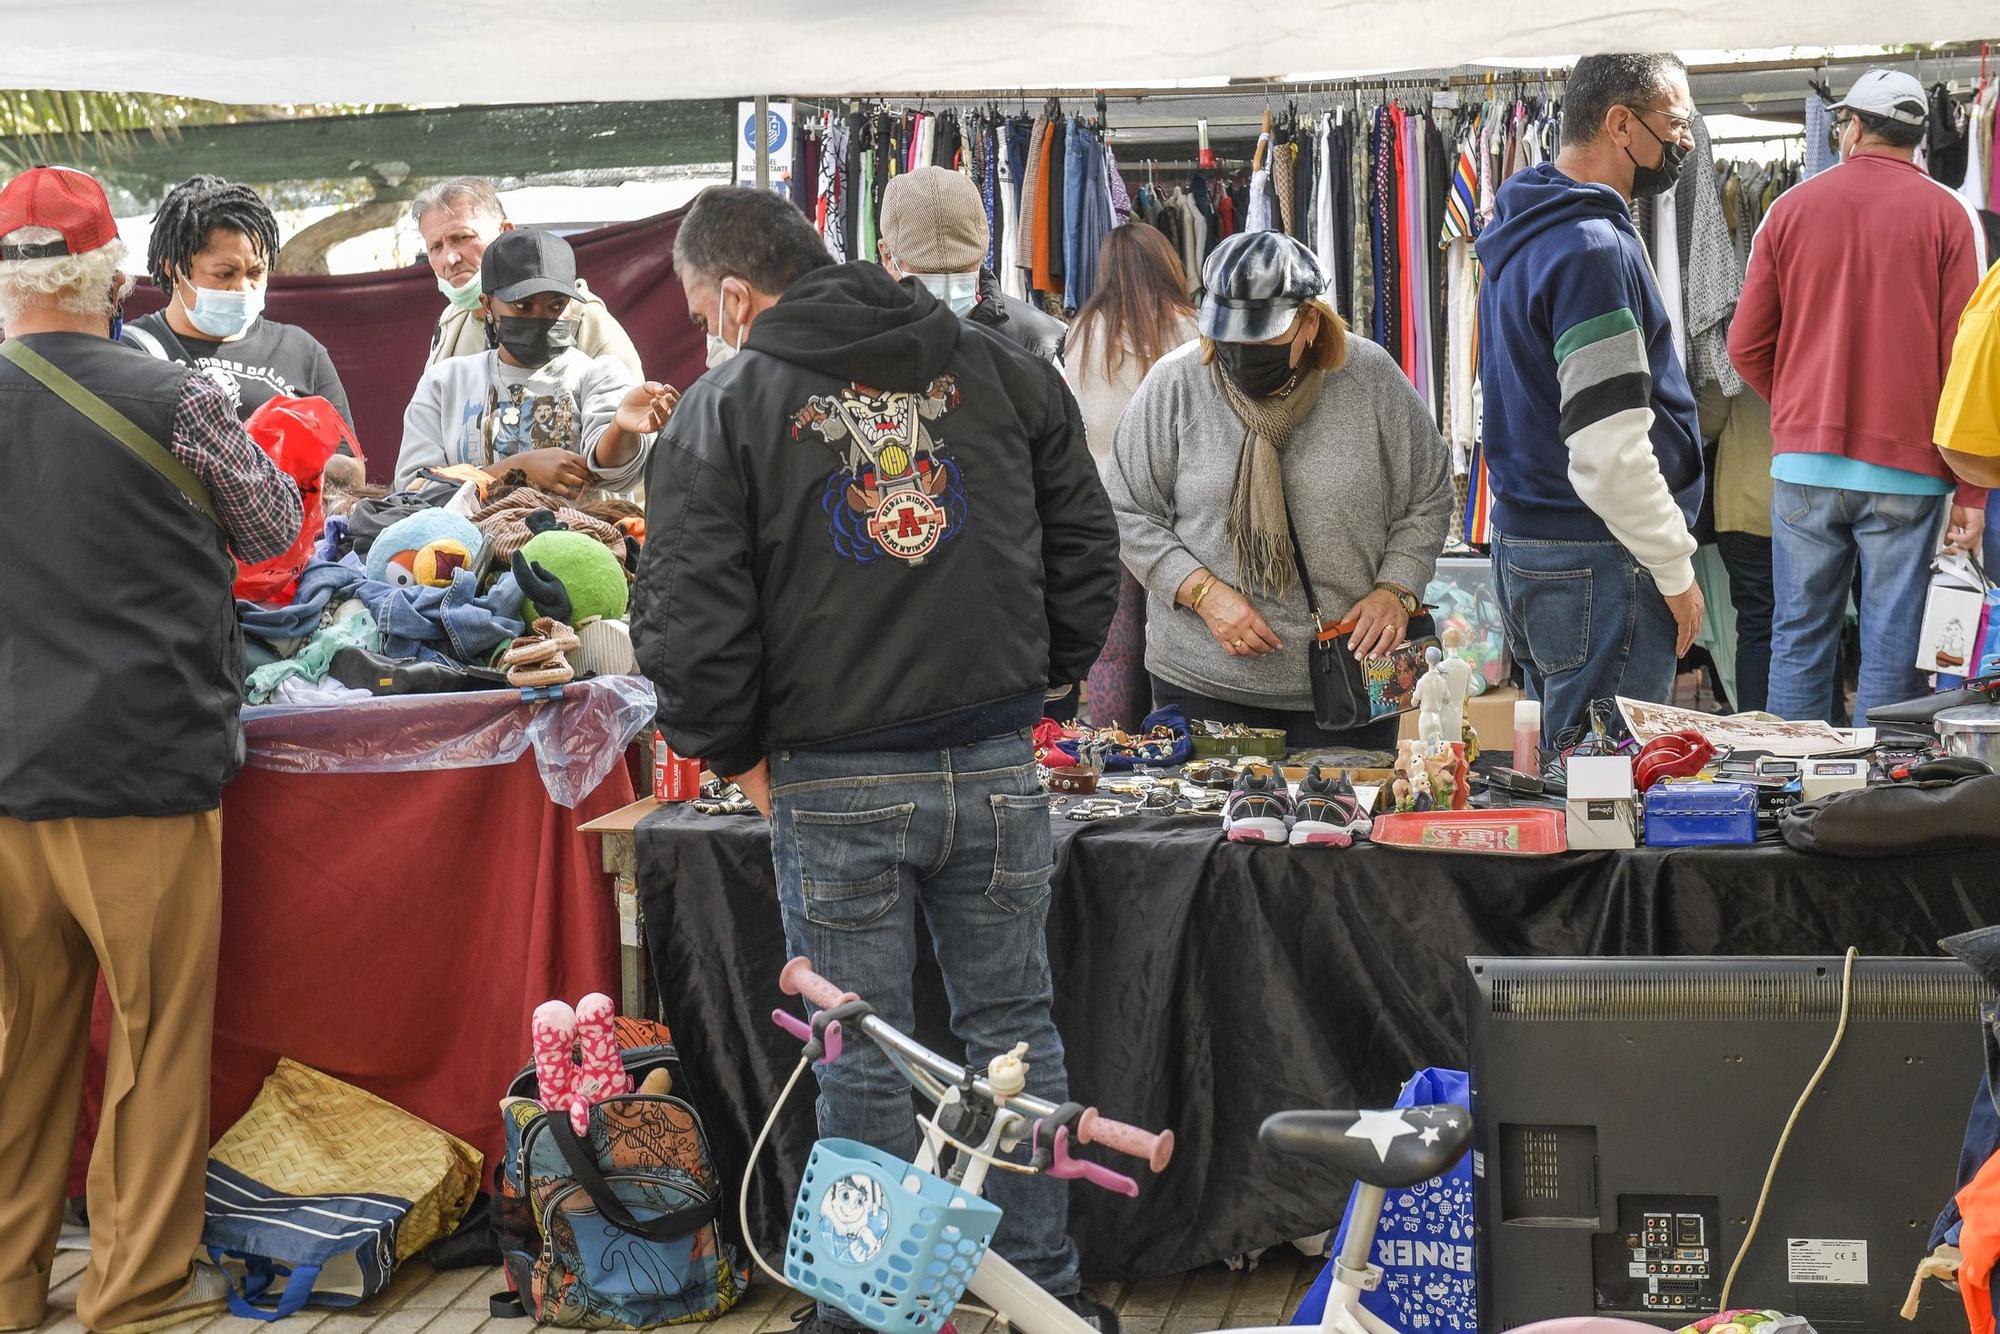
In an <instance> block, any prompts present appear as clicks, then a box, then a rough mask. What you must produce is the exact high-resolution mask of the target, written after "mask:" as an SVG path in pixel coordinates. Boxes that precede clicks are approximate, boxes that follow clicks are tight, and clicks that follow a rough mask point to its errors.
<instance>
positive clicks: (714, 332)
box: [708, 279, 743, 370]
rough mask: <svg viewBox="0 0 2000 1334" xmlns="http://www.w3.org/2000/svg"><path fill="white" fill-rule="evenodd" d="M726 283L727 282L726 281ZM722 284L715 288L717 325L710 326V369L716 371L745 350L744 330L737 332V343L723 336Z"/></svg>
mask: <svg viewBox="0 0 2000 1334" xmlns="http://www.w3.org/2000/svg"><path fill="white" fill-rule="evenodd" d="M724 281H727V280H726V279H725V280H724ZM722 327H723V311H722V284H721V283H717V284H716V286H715V323H713V324H711V325H709V326H708V368H709V369H710V370H714V369H715V368H716V367H717V366H720V365H721V364H722V363H723V362H725V361H727V360H729V359H730V358H731V357H733V356H735V355H736V354H737V353H738V352H741V351H742V350H743V330H741V329H738V330H737V331H736V341H735V342H733V343H732V342H730V341H729V340H728V339H727V338H725V337H723V335H722Z"/></svg>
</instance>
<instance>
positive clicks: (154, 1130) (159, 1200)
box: [0, 167, 303, 1334]
mask: <svg viewBox="0 0 2000 1334" xmlns="http://www.w3.org/2000/svg"><path fill="white" fill-rule="evenodd" d="M124 256H125V247H124V244H123V243H122V242H120V241H119V239H118V229H117V226H116V224H115V223H114V222H113V221H112V218H111V210H110V207H109V205H108V204H107V203H106V202H105V198H104V191H103V189H102V188H101V187H100V186H99V185H98V183H97V182H96V181H95V180H93V179H91V178H90V177H89V176H87V175H85V174H83V173H82V172H77V171H70V170H67V169H64V168H56V167H38V168H36V169H34V170H33V171H30V172H27V173H25V174H23V175H21V176H18V177H16V178H15V179H14V180H13V181H12V182H10V183H9V184H8V185H7V187H6V189H5V190H0V328H4V329H5V330H6V341H5V342H0V476H4V477H5V478H6V479H7V480H6V482H5V484H4V485H0V569H5V570H6V571H7V573H8V577H7V578H6V579H5V580H4V581H0V624H4V625H5V626H6V627H7V630H6V638H5V641H4V645H0V738H4V741H0V1330H18V1329H32V1328H34V1327H35V1326H36V1325H38V1324H40V1323H41V1322H42V1320H43V1319H44V1317H45V1315H46V1313H47V1304H48V1287H49V1268H50V1264H51V1261H52V1259H53V1256H54V1252H55V1244H56V1233H57V1231H58V1229H59V1227H60V1224H61V1219H62V1204H63V1189H64V1184H65V1178H66V1177H67V1175H68V1165H69V1157H70V1145H71V1143H72V1141H73V1140H74V1138H75V1135H76V1119H77V1100H78V1095H79V1091H80V1088H81V1085H82V1080H83V1066H84V1057H85V1054H86V1051H87V1048H88V1045H89V1033H90V1009H91V997H92V992H93V990H94V988H95V986H96V983H97V979H98V975H99V973H100V971H101V973H102V975H103V980H104V986H105V990H106V991H107V992H108V993H109V997H110V1001H111V1011H112V1019H111V1040H110V1047H109V1053H108V1057H107V1063H106V1071H105V1089H104V1116H103V1121H102V1124H101V1125H100V1127H99V1130H98V1135H97V1144H96V1150H95V1152H94V1153H93V1155H92V1157H91V1163H90V1178H89V1212H90V1225H91V1226H90V1231H91V1251H90V1267H89V1269H88V1271H87V1272H86V1273H85V1275H84V1279H83V1285H82V1288H81V1290H80V1292H79V1294H78V1297H77V1314H78V1316H79V1317H80V1318H81V1319H82V1321H83V1323H84V1324H85V1325H86V1326H88V1327H89V1328H90V1329H92V1330H97V1331H116V1332H117V1334H128V1332H129V1334H139V1331H145V1330H153V1329H159V1328H163V1327H165V1326H167V1325H171V1324H175V1323H178V1322H180V1321H183V1320H190V1319H194V1318H196V1317H199V1316H202V1315H205V1314H209V1313H211V1312H214V1311H216V1310H219V1309H220V1308H221V1307H222V1305H223V1300H222V1299H223V1297H224V1295H225V1292H226V1289H225V1287H224V1285H223V1284H222V1282H221V1275H220V1273H219V1271H216V1270H213V1269H209V1268H207V1267H202V1268H201V1269H200V1270H199V1272H196V1271H195V1269H194V1268H193V1266H192V1265H191V1264H190V1261H191V1258H192V1257H193V1255H194V1253H195V1250H196V1247H197V1246H198V1244H199V1243H200V1240H201V1232H202V1195H203V1182H204V1177H205V1173H206V1164H207V1157H208V1143H209V1135H208V1053H209V1040H210V1036H211V1033H212V1030H213V1026H214V1010H215V959H216V947H217V943H218V938H219V924H220V918H221V888H222V865H221V856H222V823H221V815H220V812H219V809H218V808H219V806H220V804H221V797H222V785H223V783H224V782H226V781H227V780H228V779H229V778H230V777H231V776H232V775H233V774H234V773H235V772H236V770H237V769H238V768H239V767H240V766H241V764H242V757H243V742H242V733H241V729H240V727H239V724H238V718H237V715H238V710H239V709H240V707H241V703H242V694H241V688H242V681H243V677H244V664H243V641H242V637H241V633H240V632H239V630H238V629H237V624H236V616H235V604H234V601H233V599H232V597H231V592H230V585H231V582H232V579H233V577H234V571H233V568H232V566H231V564H230V556H231V553H232V552H233V553H234V554H235V556H236V557H237V559H239V560H244V561H260V560H267V559H269V558H270V557H273V556H276V555H278V554H279V553H281V552H283V551H284V550H285V549H286V548H287V547H288V546H290V545H291V542H292V539H293V538H295V537H297V536H298V531H299V524H300V522H301V520H302V517H303V515H302V512H301V509H300V504H299V495H298V488H297V487H296V486H295V485H294V484H293V482H292V480H291V479H290V478H289V477H287V476H285V474H283V473H282V472H280V471H278V469H277V468H276V467H275V466H274V465H273V464H272V463H271V461H270V460H269V459H268V458H266V457H265V456H264V454H263V452H262V451H261V450H259V449H258V448H257V446H256V445H255V444H253V443H252V442H251V440H250V438H249V437H248V436H247V435H245V434H244V431H243V427H242V425H241V423H239V422H238V421H237V419H236V414H235V412H234V411H233V410H232V409H231V406H230V403H229V401H228V398H227V397H226V395H225V394H224V391H223V390H222V388H221V387H220V386H219V385H217V384H216V383H215V382H214V381H213V380H211V379H209V378H208V377H207V376H205V375H202V374H200V373H198V372H190V371H189V370H188V369H187V368H186V367H184V366H181V365H179V364H177V363H175V362H168V361H158V360H155V359H154V358H152V357H149V356H147V355H146V354H145V353H143V352H139V351H136V350H134V349H132V348H128V347H123V346H120V345H119V344H118V343H117V342H116V341H115V338H116V329H117V326H118V324H119V323H120V316H119V305H120V302H121V301H122V300H123V298H124V296H125V293H126V292H127V291H128V290H129V288H130V284H131V280H130V279H129V278H128V277H126V276H125V274H124V273H123V272H121V270H120V267H119V265H120V261H121V260H122V259H123V258H124Z"/></svg>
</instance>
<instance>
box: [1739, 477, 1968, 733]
mask: <svg viewBox="0 0 2000 1334" xmlns="http://www.w3.org/2000/svg"><path fill="white" fill-rule="evenodd" d="M1950 508H1951V497H1950V496H1897V495H1877V494H1875V493H1873V492H1869V491H1846V490H1842V489H1840V488H1838V487H1830V486H1799V485H1796V484H1795V483H1792V482H1781V481H1774V482H1772V484H1771V581H1772V583H1773V584H1774V585H1776V587H1777V591H1778V598H1777V609H1776V611H1775V612H1774V613H1773V615H1772V618H1771V702H1770V709H1771V712H1773V713H1775V714H1777V715H1778V716H1779V717H1781V718H1787V719H1805V720H1810V719H1814V718H1831V717H1832V716H1834V704H1835V702H1836V701H1835V696H1836V694H1837V692H1838V691H1839V690H1840V679H1839V667H1838V659H1839V654H1840V634H1841V629H1842V627H1843V626H1844V625H1845V624H1846V619H1847V595H1848V590H1849V589H1850V588H1852V587H1853V585H1854V567H1855V564H1856V563H1857V561H1858V562H1859V564H1860V566H1861V672H1860V682H1859V684H1858V685H1857V687H1856V688H1855V692H1854V721H1855V723H1856V724H1857V725H1858V724H1860V723H1861V722H1862V721H1863V720H1864V719H1865V718H1866V717H1867V715H1868V710H1869V709H1871V708H1874V707H1876V706H1877V705H1881V704H1896V703H1900V702H1901V701H1903V700H1906V699H1915V698H1916V697H1917V696H1919V695H1922V694H1924V693H1925V692H1926V690H1927V689H1928V686H1927V685H1926V684H1925V682H1924V674H1923V673H1922V672H1919V671H1918V670H1917V639H1918V637H1919V636H1920V635H1921V633H1922V631H1923V619H1924V597H1925V594H1926V593H1927V592H1928V590H1929V588H1930V579H1931V557H1932V556H1933V555H1935V554H1936V552H1937V543H1938V535H1939V533H1940V532H1941V531H1942V526H1943V523H1944V519H1945V514H1946V512H1947V511H1948V510H1949V509H1950Z"/></svg>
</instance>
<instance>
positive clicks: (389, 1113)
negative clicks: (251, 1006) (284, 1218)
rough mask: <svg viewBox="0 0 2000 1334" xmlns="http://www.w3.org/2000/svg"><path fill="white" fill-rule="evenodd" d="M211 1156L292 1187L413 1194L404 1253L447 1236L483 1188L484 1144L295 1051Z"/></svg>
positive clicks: (400, 1246)
mask: <svg viewBox="0 0 2000 1334" xmlns="http://www.w3.org/2000/svg"><path fill="white" fill-rule="evenodd" d="M210 1156H211V1157H213V1158H214V1159H215V1160H216V1161H217V1162H220V1163H223V1164H224V1165H226V1166H228V1167H231V1168H234V1169H235V1170H236V1171H238V1172H241V1173H242V1174H243V1175H244V1176H247V1177H250V1178H252V1179H253V1180H255V1181H258V1182H261V1183H263V1184H264V1185H266V1186H269V1187H270V1188H271V1189H273V1190H277V1191H283V1192H284V1193H286V1194H289V1195H336V1194H341V1193H362V1194H380V1195H394V1196H398V1197H400V1198H402V1199H406V1200H408V1201H410V1212H409V1215H408V1217H407V1218H406V1219H405V1220H404V1221H403V1224H402V1227H401V1229H400V1230H399V1231H398V1233H397V1239H396V1259H397V1261H398V1262H401V1261H403V1260H407V1259H409V1258H410V1257H411V1256H412V1255H415V1254H416V1253H417V1252H418V1251H421V1250H422V1249H423V1248H424V1247H426V1246H428V1245H430V1244H431V1243H432V1242H433V1241H436V1240H437V1239H438V1238H439V1237H444V1236H449V1235H450V1234H451V1232H452V1230H453V1229H454V1228H456V1227H457V1226H458V1224H459V1221H460V1220H461V1219H463V1218H464V1217H465V1211H466V1210H467V1209H468V1208H470V1207H471V1205H472V1197H473V1196H474V1194H476V1193H477V1192H478V1189H479V1173H480V1158H479V1152H478V1150H476V1149H474V1148H473V1147H472V1146H471V1145H469V1144H467V1143H466V1142H465V1141H464V1140H461V1139H459V1138H457V1137H456V1136H454V1135H448V1134H446V1133H445V1132H444V1131H442V1130H439V1129H438V1128H437V1127H436V1126H433V1125H431V1124H430V1123H428V1122H426V1121H422V1120H419V1119H418V1118H416V1117H414V1116H411V1115H410V1114H409V1113H408V1112H406V1111H404V1110H402V1109H401V1108H400V1107H396V1106H393V1105H391V1104H389V1103H386V1102H384V1101H382V1099H380V1098H378V1097H376V1096H375V1095H374V1094H372V1093H366V1092H363V1091H362V1090H361V1089H358V1088H355V1087H354V1086H353V1085H352V1084H343V1083H342V1082H341V1081H339V1080H338V1079H335V1078H333V1077H332V1076H331V1075H324V1074H321V1073H320V1072H319V1071H317V1070H314V1069H312V1068H310V1067H308V1066H303V1065H300V1064H299V1063H298V1062H296V1061H292V1060H280V1061H279V1062H278V1068H277V1069H276V1070H275V1071H273V1072H272V1074H271V1077H270V1078H268V1079H266V1080H265V1081H264V1087H263V1088H261V1089H259V1090H258V1092H257V1101H256V1102H254V1103H252V1104H251V1107H250V1110H249V1111H247V1112H245V1113H244V1114H243V1119H242V1120H240V1121H238V1122H237V1123H236V1124H235V1125H233V1126H231V1127H230V1128H229V1133H228V1134H226V1135H224V1136H223V1137H222V1141H221V1142H220V1143H219V1144H217V1145H216V1146H215V1148H214V1149H213V1150H211V1151H210Z"/></svg>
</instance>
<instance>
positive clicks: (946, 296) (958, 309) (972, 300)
mask: <svg viewBox="0 0 2000 1334" xmlns="http://www.w3.org/2000/svg"><path fill="white" fill-rule="evenodd" d="M910 276H911V277H912V278H915V279H916V280H917V281H918V282H920V283H922V284H923V285H924V286H925V287H927V288H929V289H930V294H931V295H932V296H934V297H936V298H937V299H938V300H940V301H942V302H944V303H945V304H946V305H947V306H950V307H951V313H952V314H954V315H957V316H958V317H960V318H961V319H963V318H964V317H965V316H966V315H968V314H970V313H971V311H972V308H973V307H974V306H976V305H978V304H979V275H978V274H976V273H913V274H911V275H910Z"/></svg>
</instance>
